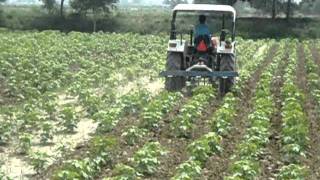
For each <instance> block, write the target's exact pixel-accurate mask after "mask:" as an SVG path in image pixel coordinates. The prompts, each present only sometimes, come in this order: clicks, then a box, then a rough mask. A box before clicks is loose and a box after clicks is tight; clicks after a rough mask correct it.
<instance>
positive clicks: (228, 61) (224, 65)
mask: <svg viewBox="0 0 320 180" xmlns="http://www.w3.org/2000/svg"><path fill="white" fill-rule="evenodd" d="M219 69H220V71H235V59H234V55H233V54H225V55H223V56H222V57H221V61H220V68H219ZM233 84H234V77H228V78H222V77H221V78H220V79H219V91H220V93H221V94H222V95H225V94H227V93H228V92H230V90H231V88H232V86H233Z"/></svg>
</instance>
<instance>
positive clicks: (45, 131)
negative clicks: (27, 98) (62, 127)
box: [40, 122, 54, 144]
mask: <svg viewBox="0 0 320 180" xmlns="http://www.w3.org/2000/svg"><path fill="white" fill-rule="evenodd" d="M41 126H42V131H41V134H40V142H41V143H43V144H47V143H49V142H50V141H52V139H53V133H54V129H53V125H52V124H51V123H49V122H44V123H43V124H42V125H41Z"/></svg>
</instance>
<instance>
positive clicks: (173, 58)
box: [165, 52, 186, 91]
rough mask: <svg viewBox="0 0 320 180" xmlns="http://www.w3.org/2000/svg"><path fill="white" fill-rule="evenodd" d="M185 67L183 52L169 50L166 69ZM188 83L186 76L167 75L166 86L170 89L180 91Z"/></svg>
mask: <svg viewBox="0 0 320 180" xmlns="http://www.w3.org/2000/svg"><path fill="white" fill-rule="evenodd" d="M182 69H183V61H182V54H181V53H174V52H168V56H167V63H166V70H167V71H177V70H182ZM185 85H186V78H185V77H166V81H165V88H166V90H168V91H180V90H181V89H182V88H183V87H185Z"/></svg>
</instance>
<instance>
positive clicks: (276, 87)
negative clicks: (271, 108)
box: [259, 54, 288, 179]
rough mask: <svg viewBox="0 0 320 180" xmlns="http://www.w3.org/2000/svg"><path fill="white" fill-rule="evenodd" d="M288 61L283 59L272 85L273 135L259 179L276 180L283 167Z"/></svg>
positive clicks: (286, 58) (262, 160) (263, 159)
mask: <svg viewBox="0 0 320 180" xmlns="http://www.w3.org/2000/svg"><path fill="white" fill-rule="evenodd" d="M287 60H288V54H287V55H286V56H285V57H284V58H283V59H281V64H280V66H279V67H278V69H277V71H276V74H275V76H274V78H273V80H272V84H271V87H272V88H271V91H272V94H273V96H274V100H275V107H276V111H275V113H274V115H273V116H272V118H271V128H270V131H271V135H270V137H269V140H270V142H269V144H268V145H267V147H266V149H265V152H264V154H263V157H262V159H261V160H260V162H261V165H262V172H261V177H260V178H259V179H272V178H273V179H276V176H275V175H276V174H277V173H278V171H279V168H280V167H282V165H283V162H282V161H281V154H280V148H281V125H282V116H281V109H282V98H281V87H283V85H284V79H283V75H284V73H285V69H286V63H287Z"/></svg>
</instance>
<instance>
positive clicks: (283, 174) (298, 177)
mask: <svg viewBox="0 0 320 180" xmlns="http://www.w3.org/2000/svg"><path fill="white" fill-rule="evenodd" d="M308 173H309V172H308V170H307V168H306V167H304V166H301V165H297V164H290V165H287V166H283V167H282V168H281V169H280V172H279V175H278V178H277V179H279V180H287V179H292V180H303V179H306V177H308Z"/></svg>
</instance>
